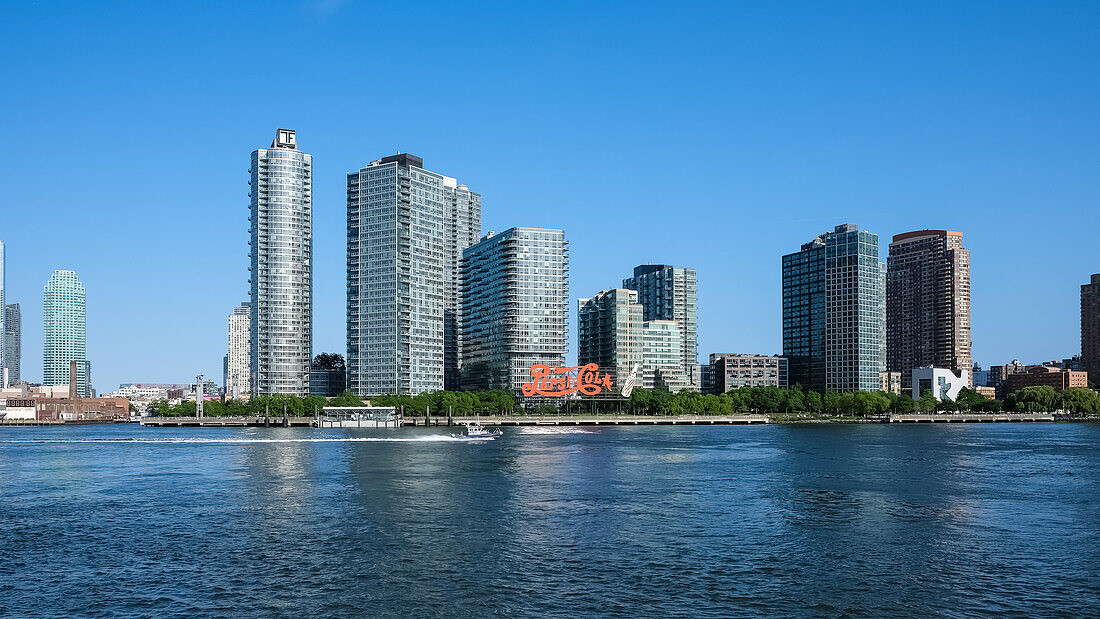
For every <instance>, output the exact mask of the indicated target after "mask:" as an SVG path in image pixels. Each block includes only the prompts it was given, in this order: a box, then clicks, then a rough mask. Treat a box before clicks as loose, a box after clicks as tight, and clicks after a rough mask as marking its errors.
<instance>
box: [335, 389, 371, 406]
mask: <svg viewBox="0 0 1100 619" xmlns="http://www.w3.org/2000/svg"><path fill="white" fill-rule="evenodd" d="M328 404H329V406H362V405H363V398H361V397H359V396H357V395H355V394H354V393H352V391H351V389H345V390H344V392H343V393H341V394H340V395H338V396H336V397H335V398H332V399H330V400H329V401H328Z"/></svg>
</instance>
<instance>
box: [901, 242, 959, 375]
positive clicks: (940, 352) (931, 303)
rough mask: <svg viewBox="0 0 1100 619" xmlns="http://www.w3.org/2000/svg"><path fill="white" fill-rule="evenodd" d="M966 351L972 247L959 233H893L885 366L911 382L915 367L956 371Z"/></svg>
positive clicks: (957, 371) (957, 372)
mask: <svg viewBox="0 0 1100 619" xmlns="http://www.w3.org/2000/svg"><path fill="white" fill-rule="evenodd" d="M973 365H974V361H973V359H972V358H971V356H970V251H969V250H967V249H965V248H963V246H962V233H961V232H952V231H950V230H920V231H917V232H906V233H904V234H896V235H894V238H893V241H892V242H891V243H890V255H889V257H887V259H886V369H887V370H888V371H890V372H900V373H901V386H902V388H903V389H910V388H911V387H912V385H911V381H912V379H913V370H914V369H915V368H923V367H933V368H941V369H948V370H951V371H953V372H955V373H956V374H959V371H960V370H967V371H969V370H970V369H971V368H972V367H973Z"/></svg>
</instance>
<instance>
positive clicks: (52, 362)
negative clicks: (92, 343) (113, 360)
mask: <svg viewBox="0 0 1100 619" xmlns="http://www.w3.org/2000/svg"><path fill="white" fill-rule="evenodd" d="M85 320H86V316H85V292H84V285H83V284H81V283H80V280H79V279H77V277H76V273H75V272H73V271H54V272H53V275H52V276H51V277H50V280H49V281H48V282H46V287H45V288H44V289H43V291H42V330H43V335H44V338H43V347H42V384H44V385H67V384H69V364H70V362H72V361H76V392H77V394H78V395H79V396H80V397H82V398H86V397H89V395H91V388H90V386H89V384H88V381H89V376H88V373H89V365H88V361H87V343H86V335H87V331H86V325H85Z"/></svg>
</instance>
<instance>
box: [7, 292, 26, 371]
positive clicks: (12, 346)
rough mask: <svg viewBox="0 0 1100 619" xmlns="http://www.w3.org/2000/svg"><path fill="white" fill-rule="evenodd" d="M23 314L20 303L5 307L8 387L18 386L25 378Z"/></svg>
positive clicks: (9, 304)
mask: <svg viewBox="0 0 1100 619" xmlns="http://www.w3.org/2000/svg"><path fill="white" fill-rule="evenodd" d="M22 360H23V313H22V312H21V311H20V310H19V304H18V303H8V304H7V305H5V306H4V363H6V364H7V370H8V386H12V385H18V384H19V381H21V380H22V379H23V378H22V376H21V372H20V366H21V365H22Z"/></svg>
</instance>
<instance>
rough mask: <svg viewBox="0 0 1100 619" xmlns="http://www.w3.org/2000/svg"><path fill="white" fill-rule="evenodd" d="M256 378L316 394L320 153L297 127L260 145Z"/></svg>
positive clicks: (252, 219) (257, 382) (254, 263)
mask: <svg viewBox="0 0 1100 619" xmlns="http://www.w3.org/2000/svg"><path fill="white" fill-rule="evenodd" d="M251 175H252V176H251V180H250V181H249V184H250V185H251V192H250V194H249V195H250V197H251V200H252V201H251V207H250V209H251V210H250V215H249V224H250V233H251V240H250V243H249V245H250V249H251V251H250V254H249V256H250V258H251V266H250V269H249V270H250V277H249V284H250V286H251V303H250V311H251V316H250V323H251V324H250V328H251V333H250V336H249V373H250V378H249V383H250V388H251V389H252V393H254V394H257V395H262V394H271V393H286V394H291V395H297V396H306V395H309V364H310V361H311V357H312V353H313V187H312V185H313V157H312V156H310V155H308V154H306V153H303V152H302V151H300V150H298V142H297V139H296V137H295V134H294V132H293V131H291V130H289V129H279V130H278V131H277V132H276V134H275V139H274V140H273V141H272V142H271V147H270V148H260V149H256V150H254V151H252V168H251Z"/></svg>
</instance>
